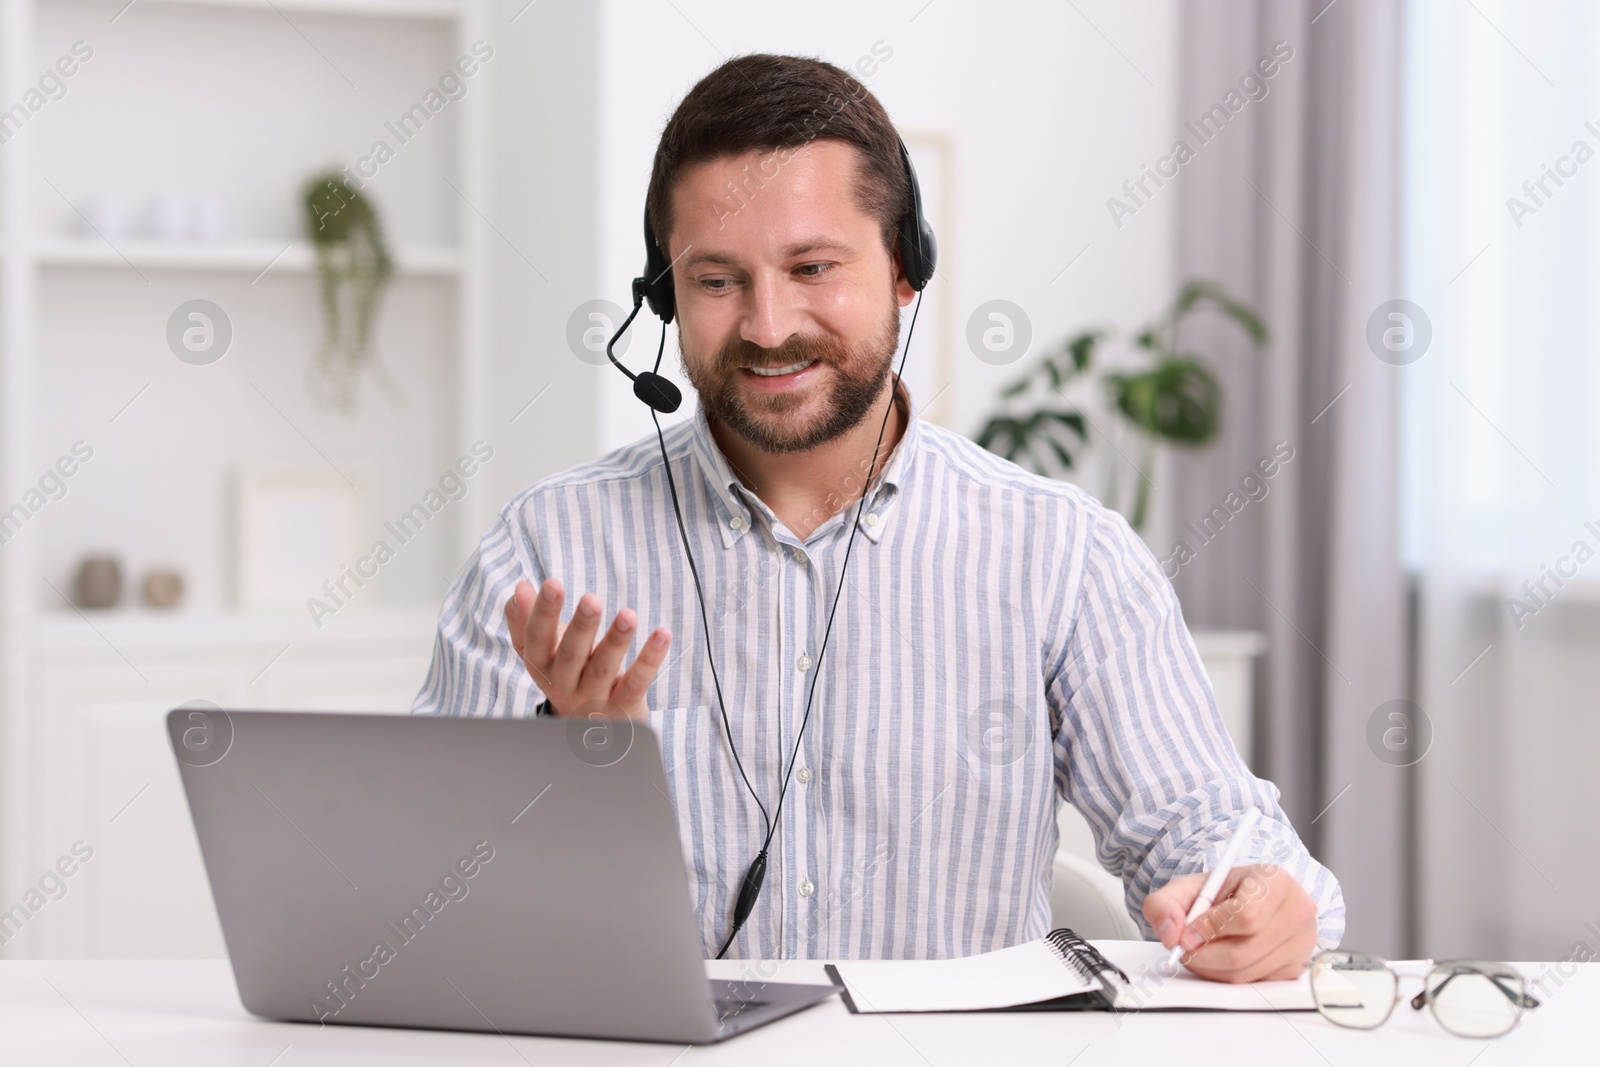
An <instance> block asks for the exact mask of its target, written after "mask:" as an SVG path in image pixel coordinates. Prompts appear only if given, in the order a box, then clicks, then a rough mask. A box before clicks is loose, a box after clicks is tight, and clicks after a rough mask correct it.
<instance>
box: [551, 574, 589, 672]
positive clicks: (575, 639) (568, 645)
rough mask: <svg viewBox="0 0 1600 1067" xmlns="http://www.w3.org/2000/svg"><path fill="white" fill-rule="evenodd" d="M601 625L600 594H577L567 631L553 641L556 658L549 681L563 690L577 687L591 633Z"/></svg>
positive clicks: (587, 659) (584, 663)
mask: <svg viewBox="0 0 1600 1067" xmlns="http://www.w3.org/2000/svg"><path fill="white" fill-rule="evenodd" d="M599 629H600V598H599V597H597V596H595V595H594V594H593V593H585V594H583V595H582V596H581V597H579V598H578V603H577V605H576V606H575V608H574V609H573V612H572V619H571V620H570V621H569V622H568V623H567V629H566V632H565V633H563V634H562V635H561V640H560V641H559V642H557V644H556V654H555V658H554V659H552V660H551V661H550V683H551V684H552V685H554V686H556V687H558V688H559V689H560V691H561V692H563V693H571V692H574V691H576V690H577V688H578V679H579V678H580V677H581V676H582V675H583V668H584V667H585V666H586V665H587V664H588V662H589V655H590V653H591V652H593V651H594V635H595V633H596V631H598V630H599Z"/></svg>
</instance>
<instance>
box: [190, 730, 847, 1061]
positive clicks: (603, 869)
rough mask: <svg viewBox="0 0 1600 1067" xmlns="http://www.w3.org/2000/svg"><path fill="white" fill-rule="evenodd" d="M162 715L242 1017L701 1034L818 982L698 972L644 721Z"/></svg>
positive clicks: (768, 1013)
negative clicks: (719, 978) (746, 978)
mask: <svg viewBox="0 0 1600 1067" xmlns="http://www.w3.org/2000/svg"><path fill="white" fill-rule="evenodd" d="M167 729H168V733H169V735H170V738H171V741H172V748H173V753H174V754H175V755H176V756H177V759H178V768H179V771H180V773H181V774H182V776H183V785H184V790H185V791H186V793H187V795H188V799H189V810H190V813H191V814H192V815H193V817H194V826H195V833H196V834H197V835H198V837H199V839H200V851H201V854H202V855H203V856H204V858H205V866H206V874H207V876H208V877H209V878H210V880H211V892H212V896H213V897H214V898H215V900H216V905H217V915H218V918H219V919H220V920H221V922H222V933H223V937H224V938H225V939H226V941H227V946H228V955H229V957H230V958H231V959H232V962H233V973H234V978H235V980H236V981H237V982H238V984H239V997H240V999H241V1000H242V1001H243V1002H244V1006H245V1008H246V1009H248V1010H249V1011H251V1012H253V1013H255V1014H256V1015H260V1016H264V1017H266V1018H270V1019H286V1020H303V1021H306V1022H322V1023H362V1024H368V1025H379V1026H411V1027H430V1028H440V1029H451V1030H482V1031H489V1032H496V1031H498V1032H502V1033H523V1034H559V1035H565V1036H573V1037H604V1038H625V1039H635V1040H645V1041H671V1042H675V1043H685V1044H699V1043H704V1042H712V1041H720V1040H722V1039H724V1038H727V1037H731V1036H733V1035H734V1034H737V1033H741V1032H743V1031H745V1030H749V1029H751V1028H753V1027H756V1026H760V1025H761V1024H763V1023H767V1022H771V1021H772V1020H774V1019H777V1018H780V1017H782V1016H784V1015H788V1014H790V1013H792V1012H796V1011H799V1010H800V1009H802V1008H805V1007H808V1006H810V1005H813V1004H816V1003H818V1002H819V1001H822V1000H824V999H826V998H827V997H829V996H830V995H832V994H833V993H834V992H835V989H834V987H832V986H811V985H793V984H786V983H773V982H762V981H758V980H755V979H754V978H752V979H751V980H749V981H715V980H708V979H707V977H706V972H705V966H704V962H703V958H702V952H701V944H700V938H699V935H698V933H697V931H696V926H695V921H694V911H693V906H692V904H691V896H690V893H691V890H690V886H689V881H688V876H687V873H686V870H685V867H684V862H683V853H682V851H681V850H680V846H679V842H678V833H677V825H676V820H675V818H674V816H673V811H672V805H671V802H670V800H669V799H668V794H667V783H666V775H665V773H664V771H663V769H662V762H661V751H660V746H659V745H658V743H657V740H656V735H655V734H654V733H653V732H652V731H651V730H650V729H649V728H648V726H646V725H644V724H633V723H628V722H626V721H620V722H619V721H611V722H601V721H589V720H559V719H525V720H504V719H490V720H485V719H440V718H423V717H415V718H414V717H410V716H400V715H340V714H307V713H298V712H261V711H231V712H230V711H223V710H221V709H218V708H215V707H206V708H200V707H196V706H193V705H186V706H184V707H181V708H177V709H175V710H173V711H172V712H171V713H170V714H169V715H168V716H167Z"/></svg>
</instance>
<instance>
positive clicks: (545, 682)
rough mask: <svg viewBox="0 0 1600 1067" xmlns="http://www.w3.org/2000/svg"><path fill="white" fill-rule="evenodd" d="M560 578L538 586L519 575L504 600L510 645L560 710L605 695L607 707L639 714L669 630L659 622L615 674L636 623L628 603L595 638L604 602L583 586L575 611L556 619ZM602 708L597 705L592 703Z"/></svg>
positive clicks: (669, 637)
mask: <svg viewBox="0 0 1600 1067" xmlns="http://www.w3.org/2000/svg"><path fill="white" fill-rule="evenodd" d="M563 600H564V596H563V593H562V588H561V583H560V582H558V581H557V580H556V579H554V578H548V579H546V580H545V581H544V583H543V584H542V585H541V586H540V587H539V588H538V589H537V590H535V589H534V587H533V586H532V585H531V584H530V583H528V582H518V583H517V585H516V587H515V588H514V589H513V590H512V593H511V597H510V599H508V600H507V601H506V606H505V616H506V625H507V627H508V628H509V630H510V632H511V645H512V647H513V648H514V649H516V652H517V654H518V655H519V656H521V657H522V661H523V663H524V664H526V666H527V668H528V672H529V673H530V674H531V675H532V676H533V678H534V680H535V681H536V682H537V683H538V685H539V688H540V689H541V690H542V691H543V692H544V694H545V696H546V697H548V698H549V699H550V702H551V703H552V704H553V705H555V706H556V707H558V708H560V709H561V712H562V714H575V713H577V712H576V709H578V708H580V707H582V706H583V705H584V704H590V703H593V702H596V701H605V702H606V703H608V704H611V705H613V708H611V709H609V710H608V711H607V713H609V714H627V715H634V716H641V717H642V716H643V715H644V714H645V711H644V696H645V693H646V691H647V690H648V689H649V688H650V683H651V682H652V681H654V680H655V676H656V672H657V671H659V670H660V668H661V665H662V663H664V662H665V660H666V653H667V648H668V646H669V645H670V644H671V641H672V635H671V634H670V633H669V632H668V631H667V630H666V629H665V628H660V629H657V630H655V631H653V632H652V633H651V634H650V637H649V639H648V640H647V641H646V642H645V645H644V648H643V649H642V650H641V651H640V653H639V656H638V658H637V659H636V660H635V661H634V664H633V666H632V667H631V668H630V669H629V670H628V671H627V672H626V673H624V674H623V675H622V676H621V677H618V673H617V672H618V670H619V669H620V668H621V666H622V658H623V656H624V654H626V652H627V650H628V646H629V645H630V644H631V643H632V641H633V637H634V634H635V633H636V632H637V630H638V626H639V620H638V616H637V615H636V614H635V612H634V611H633V609H632V608H623V609H622V610H620V611H618V612H617V615H616V618H615V619H613V620H612V623H611V626H610V628H609V629H608V630H607V631H606V633H605V635H604V637H602V638H601V639H600V641H599V643H598V644H596V643H595V634H596V633H597V631H598V630H599V629H600V620H601V608H602V603H601V600H600V598H599V597H598V596H596V595H595V594H593V593H585V594H584V595H583V596H581V597H579V598H578V602H577V604H576V605H574V611H573V613H572V619H571V621H570V622H568V623H566V624H565V625H564V626H563V625H562V623H561V605H562V601H563ZM595 710H599V709H595Z"/></svg>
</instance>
